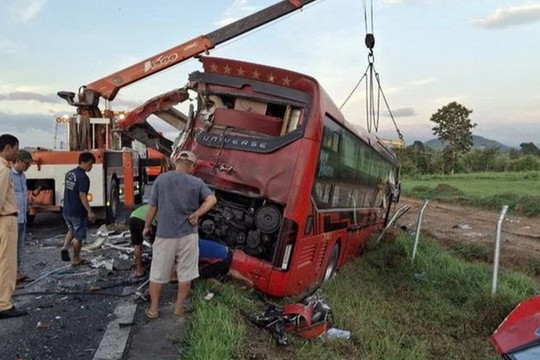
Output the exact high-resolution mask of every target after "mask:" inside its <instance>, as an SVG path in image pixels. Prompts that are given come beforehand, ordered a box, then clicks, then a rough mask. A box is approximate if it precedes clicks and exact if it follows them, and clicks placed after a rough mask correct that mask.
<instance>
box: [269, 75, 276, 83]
mask: <svg viewBox="0 0 540 360" xmlns="http://www.w3.org/2000/svg"><path fill="white" fill-rule="evenodd" d="M275 79H276V77H275V76H274V74H272V73H270V75H268V81H270V82H274V80H275Z"/></svg>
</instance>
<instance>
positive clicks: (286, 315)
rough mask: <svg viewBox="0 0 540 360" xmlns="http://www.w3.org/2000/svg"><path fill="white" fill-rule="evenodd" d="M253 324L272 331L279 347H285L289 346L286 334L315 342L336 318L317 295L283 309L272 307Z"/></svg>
mask: <svg viewBox="0 0 540 360" xmlns="http://www.w3.org/2000/svg"><path fill="white" fill-rule="evenodd" d="M253 322H254V323H255V324H256V325H258V326H261V327H263V328H265V329H267V330H268V331H270V333H271V334H272V337H273V338H274V339H275V340H276V342H277V343H278V345H282V346H285V345H287V344H288V341H287V335H286V334H285V332H288V333H292V334H294V335H297V336H300V337H303V338H306V339H309V340H313V339H316V338H319V337H321V336H322V335H324V334H325V333H326V332H327V331H328V329H330V328H332V326H333V323H334V317H333V315H332V310H331V309H330V306H328V304H327V303H326V301H325V300H324V299H323V298H322V297H321V296H320V295H319V294H318V293H317V294H315V295H311V296H309V297H307V298H306V299H305V300H304V301H302V302H299V303H295V304H289V305H285V306H284V307H283V308H280V307H277V306H275V305H270V306H269V307H268V308H267V309H266V311H265V312H264V314H263V315H261V316H257V317H256V318H255V319H254V320H253Z"/></svg>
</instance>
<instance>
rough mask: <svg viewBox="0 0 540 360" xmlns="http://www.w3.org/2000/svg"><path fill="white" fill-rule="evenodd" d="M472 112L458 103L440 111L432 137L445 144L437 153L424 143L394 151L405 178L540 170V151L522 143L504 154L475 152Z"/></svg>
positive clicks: (433, 117) (535, 147) (453, 103)
mask: <svg viewBox="0 0 540 360" xmlns="http://www.w3.org/2000/svg"><path fill="white" fill-rule="evenodd" d="M471 114H472V110H470V109H467V108H466V107H465V106H463V105H461V104H458V103H456V102H451V103H449V104H448V105H446V106H443V107H442V108H440V109H438V110H437V112H436V113H434V114H433V115H432V116H431V118H430V121H432V122H434V123H435V126H434V127H433V128H432V131H433V134H434V135H436V136H437V138H438V139H439V140H441V141H442V142H443V143H445V144H446V146H445V148H444V149H443V150H442V151H441V150H434V149H431V148H429V147H427V146H424V144H423V143H422V142H421V141H415V142H414V143H413V144H412V145H410V146H407V147H405V148H401V149H395V152H396V154H397V156H398V159H399V160H400V163H401V172H402V174H403V175H410V176H414V175H420V174H453V173H473V172H503V171H534V170H540V149H538V147H537V146H536V145H535V144H534V143H532V142H529V143H521V144H520V145H519V149H511V150H510V151H509V152H506V153H502V152H501V151H500V150H499V149H497V148H484V149H475V148H472V145H473V140H472V129H473V128H474V127H475V126H476V124H474V123H472V121H471V119H470V118H469V116H470V115H471Z"/></svg>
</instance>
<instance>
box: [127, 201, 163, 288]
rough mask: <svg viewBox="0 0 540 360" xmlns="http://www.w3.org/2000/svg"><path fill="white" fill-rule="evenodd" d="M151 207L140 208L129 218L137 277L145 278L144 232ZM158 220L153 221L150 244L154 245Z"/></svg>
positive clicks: (146, 205) (143, 206)
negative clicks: (143, 256) (143, 261)
mask: <svg viewBox="0 0 540 360" xmlns="http://www.w3.org/2000/svg"><path fill="white" fill-rule="evenodd" d="M148 208H149V205H148V204H145V205H142V206H139V207H138V208H136V209H135V210H133V212H132V213H131V215H130V216H129V232H130V233H131V243H132V244H133V252H134V254H135V277H142V276H144V268H143V263H142V243H143V241H144V238H143V231H144V223H145V220H146V214H147V213H148ZM156 226H157V218H155V219H154V221H152V236H151V239H150V243H154V239H155V236H156V229H157V228H156Z"/></svg>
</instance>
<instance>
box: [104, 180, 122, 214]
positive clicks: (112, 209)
mask: <svg viewBox="0 0 540 360" xmlns="http://www.w3.org/2000/svg"><path fill="white" fill-rule="evenodd" d="M119 207H120V194H119V193H118V183H117V182H116V180H112V181H111V189H110V190H109V205H108V206H107V215H106V222H107V224H113V223H114V222H115V221H116V217H117V216H118V210H119Z"/></svg>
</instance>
